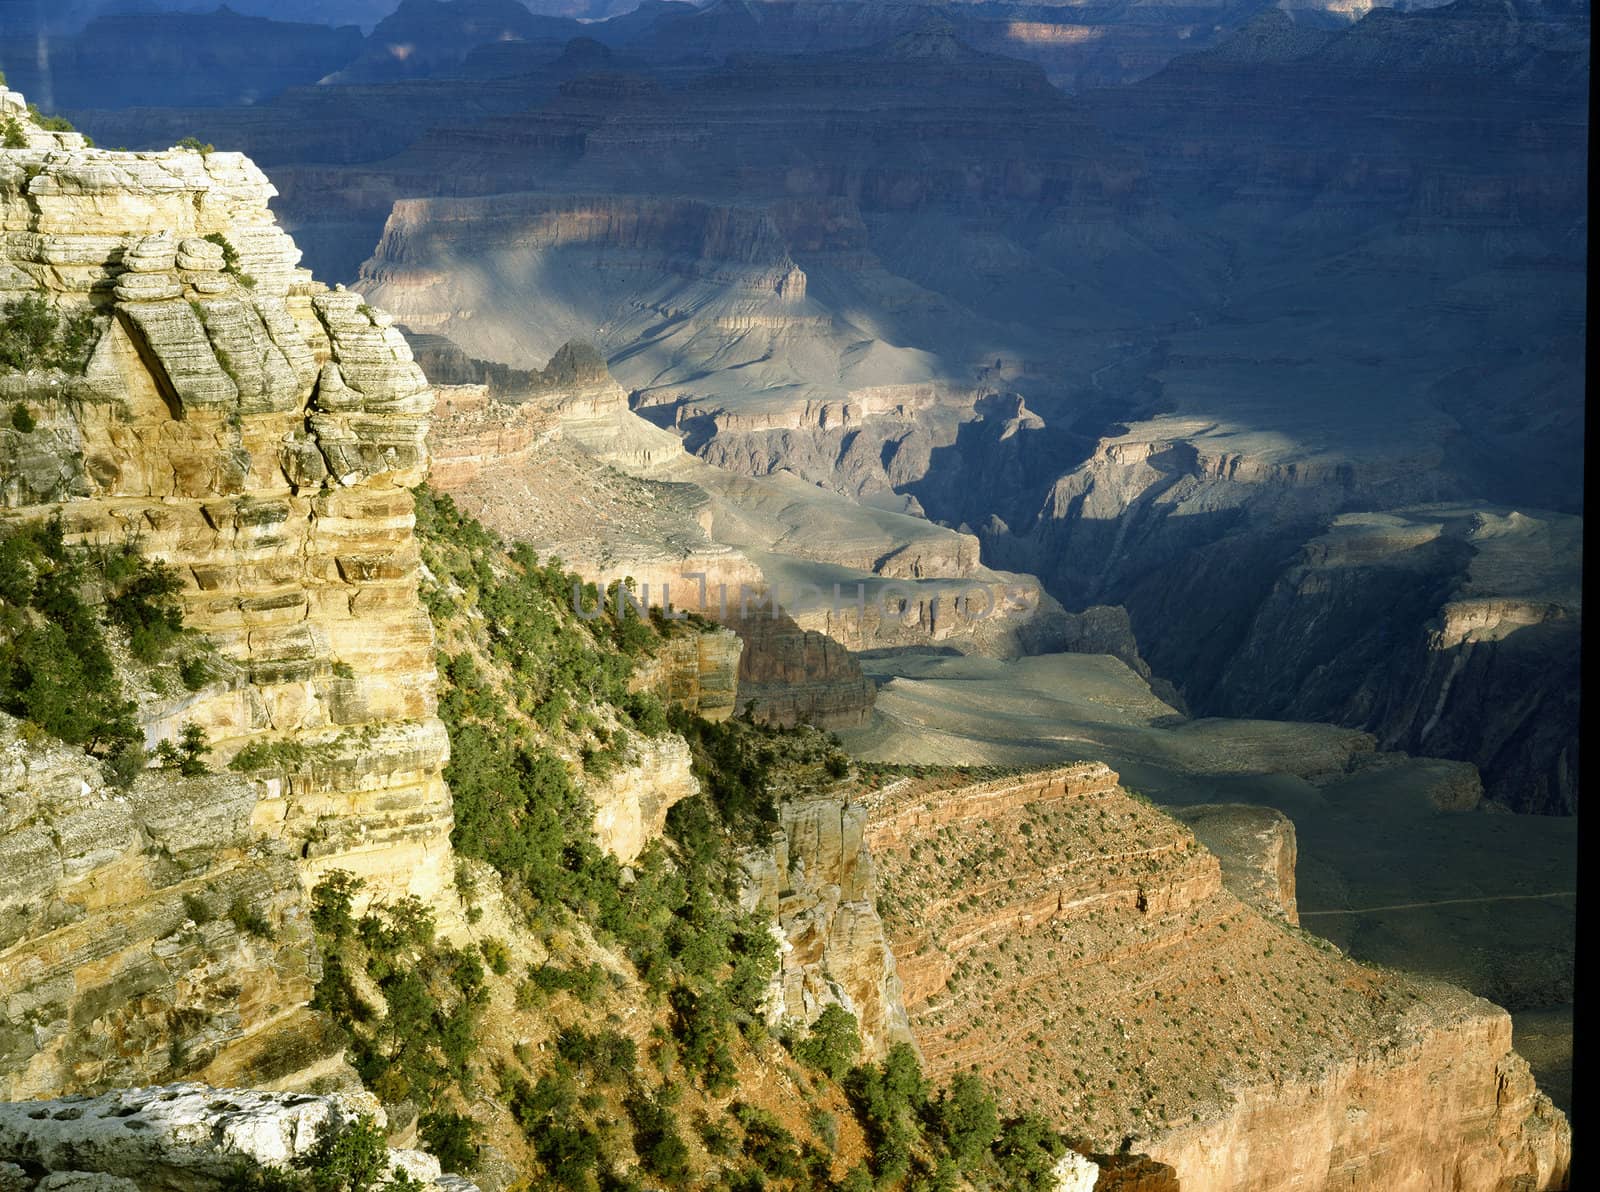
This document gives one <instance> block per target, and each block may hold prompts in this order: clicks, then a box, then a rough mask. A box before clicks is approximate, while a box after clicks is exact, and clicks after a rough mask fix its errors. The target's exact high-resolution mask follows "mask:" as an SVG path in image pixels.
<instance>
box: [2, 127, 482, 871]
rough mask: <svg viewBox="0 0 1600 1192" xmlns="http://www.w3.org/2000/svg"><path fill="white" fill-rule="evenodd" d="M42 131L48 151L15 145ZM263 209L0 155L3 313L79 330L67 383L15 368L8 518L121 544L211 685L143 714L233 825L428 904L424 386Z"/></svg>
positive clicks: (439, 840)
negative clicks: (182, 740)
mask: <svg viewBox="0 0 1600 1192" xmlns="http://www.w3.org/2000/svg"><path fill="white" fill-rule="evenodd" d="M38 135H50V136H63V138H64V135H63V134H37V135H36V136H35V137H33V138H30V139H37V136H38ZM273 193H274V191H273V188H272V186H271V184H270V183H269V182H268V181H267V180H266V178H265V177H264V176H263V175H262V174H261V172H260V171H259V170H257V169H256V168H255V166H253V165H252V164H251V163H250V162H249V161H248V160H246V159H245V158H243V157H241V156H240V155H238V154H234V153H208V154H201V153H197V152H186V151H172V152H166V153H150V154H126V153H112V152H106V151H102V150H96V149H84V148H81V147H76V146H72V145H69V144H66V143H65V140H64V139H63V143H62V144H60V145H55V144H53V145H51V146H49V147H44V146H40V147H32V146H31V145H30V147H29V148H28V149H21V150H8V151H6V152H4V153H3V154H0V227H3V229H4V232H3V234H4V243H3V255H4V258H5V269H4V276H3V279H0V298H3V299H4V300H7V301H15V300H16V299H18V298H21V297H25V296H40V297H43V298H44V299H45V300H46V301H47V302H49V303H50V304H51V305H53V306H55V307H56V308H57V309H58V310H60V311H62V312H64V313H70V312H73V311H79V310H89V311H92V312H93V313H94V316H95V320H96V323H95V327H96V332H97V337H98V338H97V343H96V345H95V347H94V349H93V354H92V356H91V358H90V360H89V363H88V366H87V368H86V370H85V372H84V374H83V375H82V376H81V377H77V376H66V375H62V374H59V373H56V374H51V373H42V372H30V373H13V374H10V375H8V376H6V377H4V378H0V391H3V395H4V397H5V398H6V399H7V400H8V401H10V402H14V403H19V404H20V405H22V406H23V407H25V408H26V409H27V410H29V411H31V413H32V419H33V421H34V423H35V424H36V429H34V430H32V431H31V432H27V433H23V432H19V431H16V430H11V429H8V430H7V431H6V432H4V434H5V437H6V439H7V443H6V447H5V451H4V453H3V454H4V457H5V458H8V459H9V460H11V461H13V466H9V467H7V469H6V474H7V477H8V480H9V483H8V484H7V486H6V491H5V504H6V507H7V508H6V512H7V516H9V517H12V518H42V517H46V516H56V515H59V516H60V518H61V519H62V522H63V524H64V526H65V528H66V530H67V533H68V536H69V539H70V540H72V541H76V542H86V543H95V542H102V543H105V542H123V541H134V542H137V543H138V545H139V548H140V550H141V552H142V553H144V554H145V555H147V556H149V557H153V558H157V559H160V560H163V561H165V562H167V563H169V564H171V565H173V566H174V567H175V568H176V569H177V571H178V574H179V575H180V577H181V578H182V580H183V591H182V592H181V594H180V598H181V601H182V604H183V610H184V615H185V621H186V623H187V624H188V625H190V626H192V627H193V628H194V629H196V630H198V631H200V632H201V633H204V634H206V635H207V636H208V637H209V638H210V639H211V640H212V641H213V642H214V643H215V644H216V646H217V649H218V651H219V652H220V654H221V655H222V656H223V657H224V658H226V659H228V660H229V661H231V662H232V663H233V664H234V666H233V667H232V668H229V669H230V673H229V675H228V677H226V678H223V679H218V680H215V681H212V682H210V683H208V684H207V685H206V686H204V687H202V688H201V689H200V690H198V691H196V692H192V693H188V692H185V693H184V694H182V695H180V696H175V697H171V698H168V699H166V700H161V699H155V700H147V701H145V703H144V705H143V706H142V707H141V717H142V719H143V720H144V721H145V723H146V726H147V732H148V734H149V736H150V737H151V738H152V741H154V740H155V739H157V738H160V737H163V736H167V735H170V734H171V733H172V732H174V731H175V729H176V727H177V725H178V724H179V723H181V722H193V723H195V724H197V725H199V726H200V727H201V728H202V729H204V730H205V731H206V732H207V733H208V734H209V736H210V739H211V741H212V743H213V745H214V747H215V749H216V757H217V760H218V761H220V762H224V763H225V762H227V761H228V760H229V759H230V758H232V757H234V756H236V755H237V754H238V753H239V752H240V751H241V750H244V749H245V748H246V747H247V746H248V747H254V748H255V756H256V758H257V760H258V761H259V760H260V759H261V758H262V757H263V756H265V757H266V758H267V760H268V762H271V759H272V758H273V757H276V758H278V759H282V758H285V757H290V756H292V757H294V758H296V759H297V760H296V761H295V762H294V763H293V764H282V763H281V761H280V762H274V763H271V764H262V765H260V767H259V768H257V769H253V770H249V771H248V772H249V773H250V774H251V775H252V781H253V782H254V783H255V789H256V792H257V795H258V800H257V804H256V808H255V813H254V818H255V822H256V825H257V827H258V828H260V829H261V830H263V831H264V832H266V833H267V834H268V835H271V836H273V837H275V838H276V839H278V840H281V841H282V842H283V843H284V844H285V845H287V846H288V847H290V848H291V849H293V850H294V851H295V852H297V853H299V854H300V855H301V856H302V857H303V858H304V860H305V861H306V862H307V863H306V864H305V865H304V866H302V870H301V872H302V875H303V876H304V877H305V878H306V879H307V880H308V881H309V880H312V879H313V878H314V877H315V875H316V874H317V873H318V872H321V871H323V870H325V869H327V868H331V867H334V866H338V867H340V868H345V869H350V870H353V871H356V872H358V873H360V874H362V875H364V876H369V877H371V878H372V879H373V880H374V882H375V883H376V884H377V886H379V887H381V888H386V889H405V890H410V891H412V892H416V893H421V894H424V895H426V894H431V893H433V892H436V891H438V890H439V889H441V888H442V887H443V886H444V885H445V884H446V882H447V881H448V864H447V861H448V854H449V845H448V835H449V830H450V808H449V799H448V794H447V792H446V791H445V788H444V784H443V782H442V780H441V778H440V769H441V767H442V764H443V761H444V758H445V755H446V750H447V743H446V740H445V736H444V731H443V729H442V727H441V725H440V724H439V721H438V720H437V718H436V717H435V715H434V675H433V646H432V640H433V639H432V631H431V628H430V626H429V624H428V620H427V617H426V615H425V613H424V612H423V610H422V608H421V605H420V604H419V603H418V601H417V597H416V562H417V560H416V550H415V546H414V545H413V544H412V543H411V541H410V538H409V535H408V533H407V531H408V529H409V526H410V524H411V516H412V504H411V494H410V491H409V486H410V485H412V484H415V483H416V482H417V481H418V480H420V479H421V478H422V476H423V474H424V473H425V471H426V467H427V456H426V451H425V447H424V443H423V435H424V431H425V427H426V416H427V414H428V411H429V410H430V408H431V407H432V404H433V395H432V391H431V390H430V389H429V387H428V385H427V383H426V381H425V380H424V378H423V376H422V373H421V371H420V370H419V369H418V368H417V367H416V365H415V364H413V363H412V361H411V356H410V352H409V350H408V349H407V348H406V345H405V342H404V340H403V339H402V338H401V337H400V335H399V333H398V332H397V331H395V330H394V329H393V328H392V327H391V326H390V325H389V321H388V319H387V318H386V317H385V316H383V315H381V314H378V313H377V312H375V311H373V310H371V309H370V308H369V307H367V306H366V305H365V304H364V303H363V302H362V300H361V298H360V296H359V295H356V294H352V293H345V292H342V291H332V290H328V289H326V288H325V287H322V286H320V285H317V284H316V283H314V282H313V281H312V280H311V278H310V275H309V274H308V273H307V272H306V271H304V270H300V269H298V268H296V261H297V260H298V257H299V254H298V252H297V250H296V249H295V247H294V245H293V243H292V242H291V241H290V240H289V238H288V237H287V236H286V235H284V233H283V232H281V231H280V230H279V229H278V228H277V226H276V225H275V224H274V222H273V218H272V215H271V213H270V212H269V211H268V209H267V203H268V200H269V199H270V198H271V197H272V195H273Z"/></svg>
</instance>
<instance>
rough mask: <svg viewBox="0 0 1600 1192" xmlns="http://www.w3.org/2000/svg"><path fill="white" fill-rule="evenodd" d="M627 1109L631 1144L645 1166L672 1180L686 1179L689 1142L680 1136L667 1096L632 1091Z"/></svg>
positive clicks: (688, 1173)
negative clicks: (631, 1138) (630, 1128)
mask: <svg viewBox="0 0 1600 1192" xmlns="http://www.w3.org/2000/svg"><path fill="white" fill-rule="evenodd" d="M627 1109H628V1115H629V1117H631V1118H632V1119H633V1148H634V1150H635V1151H636V1152H637V1153H638V1155H639V1161H640V1162H641V1163H642V1164H643V1165H644V1169H645V1170H646V1171H648V1172H650V1173H651V1174H652V1175H656V1176H659V1177H660V1178H661V1179H663V1180H667V1181H669V1182H671V1183H675V1184H681V1183H684V1182H686V1181H687V1180H688V1179H689V1175H690V1169H689V1145H688V1143H686V1142H684V1140H683V1134H682V1133H681V1132H680V1131H679V1129H678V1119H677V1117H676V1116H675V1115H674V1114H673V1112H672V1108H671V1106H670V1105H669V1104H668V1103H667V1098H665V1097H664V1096H662V1095H659V1094H658V1095H657V1096H654V1097H648V1096H644V1095H643V1094H635V1095H634V1096H631V1097H629V1098H628V1101H627Z"/></svg>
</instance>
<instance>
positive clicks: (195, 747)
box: [156, 720, 211, 778]
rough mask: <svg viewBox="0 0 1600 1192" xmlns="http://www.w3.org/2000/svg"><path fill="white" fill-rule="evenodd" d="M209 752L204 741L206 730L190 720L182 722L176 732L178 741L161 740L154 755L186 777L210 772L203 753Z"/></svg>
mask: <svg viewBox="0 0 1600 1192" xmlns="http://www.w3.org/2000/svg"><path fill="white" fill-rule="evenodd" d="M210 752H211V746H210V745H209V744H207V742H206V730H205V729H203V728H201V727H200V726H199V725H198V724H196V723H195V722H194V721H192V720H187V721H185V722H184V724H183V727H182V729H180V730H179V733H178V743H177V744H176V745H174V744H173V743H172V742H171V741H161V742H159V743H158V744H157V745H156V756H157V757H158V758H159V759H160V760H161V764H162V765H163V766H165V767H167V768H168V769H173V770H177V771H178V773H180V774H182V775H183V776H184V777H186V778H193V777H195V776H197V775H200V774H207V773H210V771H209V769H208V768H207V766H206V763H205V755H206V754H208V753H210Z"/></svg>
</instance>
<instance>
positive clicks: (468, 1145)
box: [417, 1110, 482, 1175]
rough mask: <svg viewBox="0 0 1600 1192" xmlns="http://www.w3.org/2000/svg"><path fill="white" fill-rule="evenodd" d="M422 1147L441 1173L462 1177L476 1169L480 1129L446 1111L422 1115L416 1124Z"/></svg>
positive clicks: (473, 1123) (476, 1125) (468, 1118)
mask: <svg viewBox="0 0 1600 1192" xmlns="http://www.w3.org/2000/svg"><path fill="white" fill-rule="evenodd" d="M417 1128H418V1131H419V1133H421V1135H422V1144H423V1146H425V1147H427V1148H428V1153H429V1154H431V1155H432V1156H433V1157H434V1158H436V1159H438V1160H439V1166H440V1167H442V1168H444V1170H445V1171H453V1172H456V1173H457V1174H461V1175H465V1174H466V1173H467V1172H470V1171H471V1170H472V1169H473V1168H474V1167H476V1166H477V1165H478V1136H479V1134H480V1133H481V1132H482V1127H480V1126H479V1125H478V1123H477V1122H475V1121H473V1120H472V1119H471V1118H470V1117H467V1116H466V1115H465V1114H460V1113H455V1112H452V1111H450V1110H441V1111H438V1112H435V1113H425V1114H423V1115H422V1117H421V1119H420V1120H419V1122H418V1124H417Z"/></svg>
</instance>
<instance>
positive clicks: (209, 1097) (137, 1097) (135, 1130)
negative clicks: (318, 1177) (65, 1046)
mask: <svg viewBox="0 0 1600 1192" xmlns="http://www.w3.org/2000/svg"><path fill="white" fill-rule="evenodd" d="M364 1117H366V1118H371V1119H372V1120H373V1121H375V1122H376V1123H377V1124H378V1125H379V1126H380V1127H382V1126H383V1125H384V1124H385V1120H384V1115H383V1110H382V1108H381V1107H380V1106H379V1105H378V1102H377V1099H376V1098H374V1097H373V1096H372V1095H371V1094H369V1093H365V1092H357V1093H340V1094H334V1095H331V1096H311V1095H309V1094H303V1093H280V1092H264V1091H261V1090H256V1089H218V1088H212V1087H210V1086H207V1085H203V1084H172V1085H155V1086H151V1087H148V1088H130V1089H120V1090H118V1091H116V1092H112V1093H106V1094H104V1095H103V1096H99V1097H63V1098H60V1099H58V1100H51V1101H16V1102H10V1103H3V1104H0V1162H3V1163H6V1164H12V1165H19V1166H17V1167H16V1170H19V1171H23V1170H30V1169H31V1170H39V1169H41V1168H42V1169H43V1170H44V1171H45V1172H46V1173H47V1174H46V1175H45V1176H44V1178H43V1179H42V1180H41V1181H40V1183H39V1184H38V1185H37V1187H38V1188H39V1189H50V1190H51V1192H208V1190H210V1189H216V1188H219V1187H220V1186H222V1184H223V1182H224V1181H225V1180H226V1179H227V1178H228V1177H229V1176H230V1175H231V1174H232V1173H233V1172H235V1171H237V1170H238V1168H239V1167H240V1165H241V1164H243V1165H245V1166H260V1167H292V1166H295V1165H297V1164H300V1163H303V1162H305V1161H306V1160H307V1159H308V1158H309V1157H310V1156H311V1155H312V1153H313V1152H314V1151H315V1149H316V1147H317V1146H318V1144H319V1143H320V1142H321V1141H322V1140H323V1139H325V1138H330V1137H337V1136H338V1135H339V1134H340V1133H341V1132H343V1131H344V1130H346V1129H349V1128H350V1127H351V1126H352V1125H354V1124H356V1123H357V1122H358V1121H360V1120H361V1119H362V1118H364ZM389 1163H390V1170H391V1171H392V1172H403V1173H404V1174H405V1175H407V1176H410V1177H411V1178H412V1179H413V1180H416V1181H417V1182H419V1183H420V1184H421V1185H422V1186H423V1187H424V1188H428V1189H439V1190H440V1192H476V1186H475V1185H473V1184H472V1183H470V1182H469V1181H466V1180H463V1179H461V1177H459V1176H453V1177H448V1182H446V1180H445V1178H444V1177H441V1175H440V1171H439V1161H438V1160H437V1159H435V1158H434V1157H433V1156H432V1155H429V1154H426V1153H424V1152H422V1151H416V1150H391V1151H390V1152H389ZM6 1170H7V1168H5V1167H0V1179H3V1178H4V1174H5V1172H6ZM4 1186H5V1185H4V1184H0V1188H4ZM21 1186H22V1187H24V1188H25V1187H27V1185H21Z"/></svg>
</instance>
